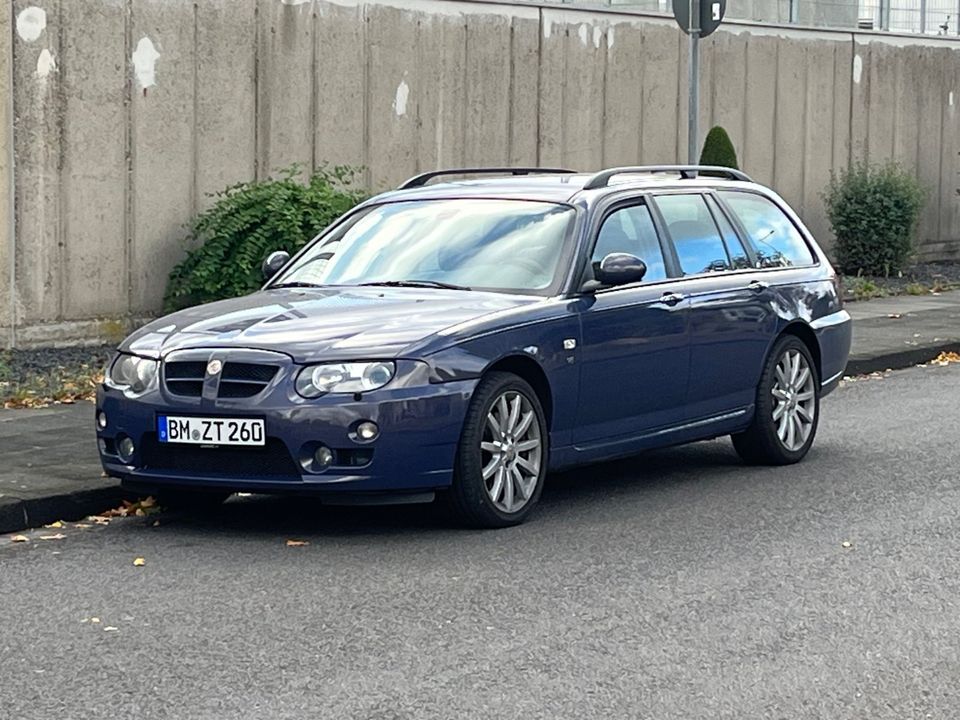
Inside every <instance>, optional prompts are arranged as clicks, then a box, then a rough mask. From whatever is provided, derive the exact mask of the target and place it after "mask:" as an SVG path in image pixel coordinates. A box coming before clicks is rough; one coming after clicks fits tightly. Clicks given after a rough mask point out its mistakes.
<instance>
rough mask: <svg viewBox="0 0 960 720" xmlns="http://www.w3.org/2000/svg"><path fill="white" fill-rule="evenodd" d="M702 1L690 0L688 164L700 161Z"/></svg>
mask: <svg viewBox="0 0 960 720" xmlns="http://www.w3.org/2000/svg"><path fill="white" fill-rule="evenodd" d="M700 1H701V0H690V33H689V36H690V55H689V59H688V61H687V90H688V93H689V97H688V101H687V162H688V163H689V164H690V165H696V164H697V163H698V162H699V161H700V138H699V137H698V136H699V132H700Z"/></svg>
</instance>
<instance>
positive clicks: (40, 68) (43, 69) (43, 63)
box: [37, 48, 57, 80]
mask: <svg viewBox="0 0 960 720" xmlns="http://www.w3.org/2000/svg"><path fill="white" fill-rule="evenodd" d="M56 71H57V61H56V59H55V58H54V57H53V53H51V52H50V51H49V50H47V49H46V48H44V49H43V50H41V51H40V57H38V58H37V77H38V78H40V79H41V80H42V79H44V78H45V77H47V76H48V75H49V74H50V73H52V72H56Z"/></svg>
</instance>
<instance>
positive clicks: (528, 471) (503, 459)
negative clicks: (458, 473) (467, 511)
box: [480, 390, 543, 513]
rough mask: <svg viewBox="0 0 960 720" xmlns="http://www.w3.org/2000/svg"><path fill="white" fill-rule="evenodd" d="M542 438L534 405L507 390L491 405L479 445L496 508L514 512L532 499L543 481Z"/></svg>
mask: <svg viewBox="0 0 960 720" xmlns="http://www.w3.org/2000/svg"><path fill="white" fill-rule="evenodd" d="M542 455H543V439H542V438H541V436H540V423H539V422H537V415H536V410H535V409H534V407H533V404H532V403H531V402H530V400H529V399H527V397H526V396H524V395H523V394H522V393H520V392H518V391H516V390H507V391H506V392H504V393H502V394H501V395H500V396H499V397H498V398H497V399H496V400H495V401H494V402H493V404H492V405H491V406H490V410H489V411H488V412H487V419H486V423H485V424H484V429H483V438H482V440H481V442H480V457H481V463H482V467H483V470H482V477H483V483H484V487H485V488H486V491H487V495H488V497H489V498H490V500H491V502H493V504H494V506H496V508H497V509H498V510H500V511H502V512H505V513H515V512H517V511H519V510H520V509H521V508H523V506H524V505H526V504H527V502H529V500H530V498H531V497H532V496H533V494H534V491H535V490H536V488H537V482H538V481H539V478H540V463H541V462H542V460H543V457H542Z"/></svg>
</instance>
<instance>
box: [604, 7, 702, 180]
mask: <svg viewBox="0 0 960 720" xmlns="http://www.w3.org/2000/svg"><path fill="white" fill-rule="evenodd" d="M615 32H616V33H617V37H619V36H620V35H621V34H622V33H621V32H620V30H619V27H618V28H616V29H615ZM640 32H641V33H642V36H643V55H642V56H641V60H640V62H641V63H642V65H643V99H642V100H641V107H640V113H641V123H640V130H641V136H640V159H641V160H642V161H643V162H644V163H648V164H652V165H653V164H662V163H674V162H678V161H683V162H686V159H687V158H686V154H687V112H686V107H687V101H686V77H687V74H686V73H687V66H686V54H685V52H684V49H685V47H686V44H685V43H681V39H682V34H681V33H680V32H678V31H677V29H676V24H675V23H673V22H672V21H671V22H668V21H651V22H644V23H643V24H642V25H641V27H640ZM681 78H683V90H682V92H681V89H680V88H681ZM681 96H682V97H681Z"/></svg>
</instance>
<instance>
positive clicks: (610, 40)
mask: <svg viewBox="0 0 960 720" xmlns="http://www.w3.org/2000/svg"><path fill="white" fill-rule="evenodd" d="M612 47H613V28H607V49H608V50H609V49H610V48H612Z"/></svg>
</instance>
